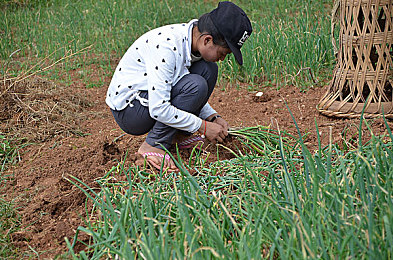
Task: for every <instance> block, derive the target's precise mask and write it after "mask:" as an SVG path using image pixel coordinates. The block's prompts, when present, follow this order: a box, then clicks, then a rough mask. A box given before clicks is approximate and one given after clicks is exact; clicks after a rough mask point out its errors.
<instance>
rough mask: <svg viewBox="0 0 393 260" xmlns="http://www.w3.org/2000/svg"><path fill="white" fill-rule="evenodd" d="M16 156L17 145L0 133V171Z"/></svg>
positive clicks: (15, 159)
mask: <svg viewBox="0 0 393 260" xmlns="http://www.w3.org/2000/svg"><path fill="white" fill-rule="evenodd" d="M17 158H18V145H17V144H15V143H14V142H12V141H10V139H9V138H7V137H6V136H4V135H1V134H0V163H1V170H0V173H3V171H4V170H5V168H6V166H7V165H9V164H13V163H15V162H16V161H17Z"/></svg>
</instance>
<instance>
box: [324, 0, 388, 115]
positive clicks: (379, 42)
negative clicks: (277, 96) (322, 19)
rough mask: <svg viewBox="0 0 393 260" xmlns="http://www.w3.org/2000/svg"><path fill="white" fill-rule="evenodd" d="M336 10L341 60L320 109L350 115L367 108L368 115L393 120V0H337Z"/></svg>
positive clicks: (365, 110) (332, 113)
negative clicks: (383, 116)
mask: <svg viewBox="0 0 393 260" xmlns="http://www.w3.org/2000/svg"><path fill="white" fill-rule="evenodd" d="M336 11H339V12H337V13H339V24H340V33H339V48H338V53H337V64H336V66H335V68H334V70H333V78H332V80H331V81H330V84H329V87H328V91H327V92H326V94H325V95H324V96H323V97H322V98H321V100H320V102H319V104H318V106H317V109H318V110H319V111H320V112H321V113H322V114H324V115H327V116H334V117H346V118H355V117H360V116H361V114H362V111H363V109H364V117H366V118H375V117H380V116H382V114H384V115H385V117H387V118H390V119H393V102H392V100H393V92H392V86H393V63H392V41H393V6H392V0H337V5H335V8H333V13H336ZM332 24H334V20H332ZM333 30H334V25H332V31H333Z"/></svg>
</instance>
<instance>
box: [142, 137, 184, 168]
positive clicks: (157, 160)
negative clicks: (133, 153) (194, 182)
mask: <svg viewBox="0 0 393 260" xmlns="http://www.w3.org/2000/svg"><path fill="white" fill-rule="evenodd" d="M138 154H139V155H141V156H142V157H143V158H144V159H145V158H146V161H147V162H148V163H150V164H151V165H152V166H153V167H155V168H157V169H161V165H162V161H164V168H163V169H164V170H165V169H168V171H177V170H178V168H177V167H176V165H175V163H174V162H173V161H172V159H171V158H170V156H169V155H168V154H165V151H164V150H162V149H159V148H156V147H153V146H151V145H150V144H148V143H147V142H146V141H144V142H143V143H142V145H141V146H140V147H139V149H138Z"/></svg>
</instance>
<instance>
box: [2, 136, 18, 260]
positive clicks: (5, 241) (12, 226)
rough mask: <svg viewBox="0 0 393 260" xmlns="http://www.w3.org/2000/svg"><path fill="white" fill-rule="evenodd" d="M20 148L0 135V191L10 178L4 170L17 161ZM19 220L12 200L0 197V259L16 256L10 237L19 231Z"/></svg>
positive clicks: (13, 141)
mask: <svg viewBox="0 0 393 260" xmlns="http://www.w3.org/2000/svg"><path fill="white" fill-rule="evenodd" d="M21 147H22V146H21V145H20V144H18V143H17V142H16V141H15V140H12V139H11V138H9V137H7V136H5V135H0V163H1V169H0V189H4V185H5V183H6V182H7V181H8V180H9V179H10V178H12V176H10V175H6V174H5V171H6V169H7V168H8V167H9V166H10V165H13V164H15V163H17V162H18V161H19V150H20V148H21ZM19 218H20V216H19V215H18V214H17V212H16V210H15V207H14V204H13V202H12V200H11V201H10V200H9V198H7V197H3V196H1V197H0V258H2V259H6V258H8V257H12V256H15V257H16V256H18V255H19V254H18V250H17V249H16V248H15V247H14V246H13V245H12V244H11V241H12V239H11V235H12V234H13V233H14V232H16V231H18V230H19V224H20V222H19Z"/></svg>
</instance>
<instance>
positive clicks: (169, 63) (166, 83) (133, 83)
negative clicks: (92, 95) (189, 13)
mask: <svg viewBox="0 0 393 260" xmlns="http://www.w3.org/2000/svg"><path fill="white" fill-rule="evenodd" d="M189 26H190V24H187V23H182V24H178V25H173V26H165V27H163V28H161V29H158V30H154V32H152V33H147V34H146V35H145V36H143V38H141V39H139V40H138V41H136V42H135V45H134V46H133V47H132V48H133V49H132V50H133V51H130V52H127V53H130V55H129V56H128V57H126V62H125V63H122V64H121V65H122V66H121V67H120V66H118V67H117V72H118V75H119V77H118V78H119V80H117V82H116V81H114V82H116V83H113V86H111V89H110V90H109V91H108V94H107V95H108V98H110V99H111V101H114V102H113V106H112V108H113V107H117V108H118V109H119V110H121V109H123V108H124V107H125V106H126V105H127V106H130V107H133V106H135V104H137V103H138V102H135V103H134V101H133V100H134V97H135V96H136V92H137V91H139V90H142V91H143V90H149V92H150V94H151V95H149V97H150V100H149V104H154V106H156V108H157V110H153V111H157V112H155V113H154V114H153V115H152V118H153V119H154V120H160V121H161V120H162V121H163V122H165V121H168V122H172V123H176V124H179V125H184V124H183V121H184V120H183V118H184V114H183V113H182V112H175V111H174V112H171V114H168V115H166V113H163V114H161V111H160V109H161V108H160V104H162V107H166V106H169V105H170V104H171V100H170V98H171V97H170V90H171V86H170V85H171V84H174V83H175V82H177V81H178V80H179V79H180V78H181V77H182V76H183V75H185V74H186V73H188V70H187V69H188V68H189V66H190V65H191V60H190V59H189V58H188V57H189V56H190V54H189V52H190V50H189V48H187V42H188V33H189V32H190V31H189V29H190V28H189ZM171 30H173V31H171ZM188 43H189V42H188ZM139 50H140V52H139ZM176 53H177V54H178V55H176ZM127 59H128V60H127ZM132 66H134V67H132ZM124 73H132V74H130V77H128V78H127V77H126V75H124ZM148 74H149V75H148ZM132 77H135V78H137V80H134V79H133V78H132ZM114 79H116V78H114ZM147 82H151V84H150V86H149V84H146V83H147ZM142 84H143V86H142ZM120 94H121V95H120ZM140 97H141V96H140ZM142 101H143V102H146V101H145V100H143V99H141V100H140V103H141V104H142V105H147V103H142ZM108 104H109V103H108ZM138 104H139V103H138ZM158 111H159V112H158ZM163 115H165V116H163Z"/></svg>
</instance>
